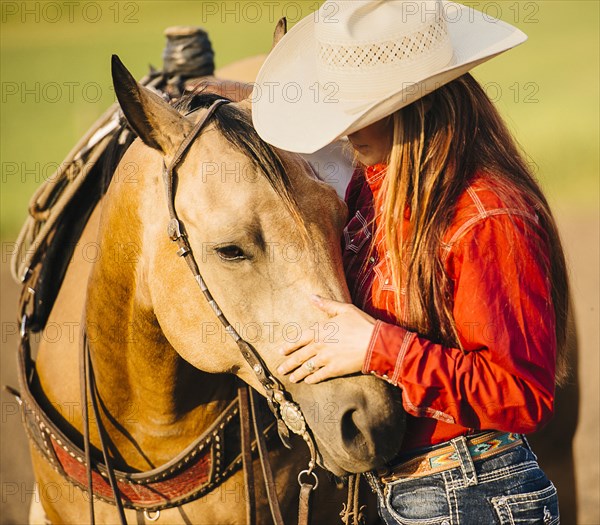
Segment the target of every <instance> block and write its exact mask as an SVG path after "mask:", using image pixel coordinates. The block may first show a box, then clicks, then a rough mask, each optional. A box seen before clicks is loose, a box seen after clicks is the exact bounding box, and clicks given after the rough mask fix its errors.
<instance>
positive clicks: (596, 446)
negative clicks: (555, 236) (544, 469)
mask: <svg viewBox="0 0 600 525" xmlns="http://www.w3.org/2000/svg"><path fill="white" fill-rule="evenodd" d="M558 220H559V226H560V229H561V232H562V236H563V240H564V243H565V247H566V250H567V256H568V259H569V262H570V267H571V279H572V280H571V284H572V288H573V297H574V304H575V310H576V324H577V332H578V338H579V367H578V371H577V372H578V376H579V382H580V383H579V384H580V396H581V398H580V399H581V403H580V408H579V426H578V429H577V434H576V437H575V463H576V480H577V482H576V485H577V498H578V511H579V518H578V520H577V521H578V524H581V525H599V524H600V439H599V438H600V386H599V384H600V360H599V354H600V352H599V348H600V339H599V324H600V323H599V307H600V299H599V289H600V283H599V281H600V271H599V268H600V255H599V250H600V247H599V240H600V217H599V212H598V210H594V211H591V212H586V211H581V210H568V212H562V211H561V210H559V211H558ZM8 251H10V245H9V243H4V245H3V246H2V266H1V273H0V294H1V304H0V309H1V310H0V314H1V316H0V317H1V327H2V345H1V348H2V352H1V378H0V384H1V385H11V386H14V387H17V386H18V385H17V378H16V333H17V323H16V319H15V315H16V302H17V295H18V287H17V286H16V285H15V284H14V283H13V281H12V279H11V278H10V274H9V271H8V264H7V263H8V255H7V252H8ZM1 402H2V417H1V432H0V438H1V440H0V448H1V463H0V475H1V487H2V498H1V504H0V524H5V525H12V524H15V525H21V524H25V523H27V512H28V507H29V502H30V501H31V498H32V497H33V477H32V473H31V464H30V460H29V454H28V449H27V442H26V436H25V433H24V430H23V428H22V426H21V420H20V415H19V412H18V405H17V403H16V402H15V400H14V398H13V397H12V396H11V395H10V394H8V393H7V392H6V391H2V394H1ZM557 418H560V414H559V415H557ZM563 523H564V524H565V525H571V524H568V523H565V522H564V521H563Z"/></svg>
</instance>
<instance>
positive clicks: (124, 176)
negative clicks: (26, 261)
mask: <svg viewBox="0 0 600 525" xmlns="http://www.w3.org/2000/svg"><path fill="white" fill-rule="evenodd" d="M113 81H114V85H115V90H116V93H117V97H118V99H119V102H120V104H121V107H122V110H123V112H124V114H125V116H126V118H127V120H128V122H129V124H130V126H131V127H132V128H133V129H134V130H135V132H136V134H137V135H138V136H139V138H140V139H141V140H136V141H135V142H134V143H133V145H132V146H131V147H130V148H129V149H128V150H127V152H126V153H125V155H124V157H123V158H122V160H121V162H120V163H119V166H118V168H117V170H116V172H115V174H114V176H113V178H112V181H111V182H110V185H109V187H108V190H107V192H106V195H105V196H104V197H103V199H102V201H101V202H100V204H99V205H98V206H96V208H95V210H94V211H93V213H92V215H91V217H90V219H89V221H88V222H87V225H86V226H85V228H84V230H83V233H82V236H81V240H80V245H83V246H87V245H90V246H92V245H93V246H94V248H95V250H96V253H97V257H94V258H93V261H90V258H89V256H88V257H87V260H86V257H84V256H83V252H80V254H79V256H78V255H77V254H75V255H74V256H73V258H72V260H71V262H70V265H69V268H68V270H67V273H66V276H65V279H64V282H63V286H62V288H61V290H60V292H59V294H58V296H57V299H56V303H55V306H54V308H53V310H52V313H51V316H50V319H51V321H52V322H57V323H60V324H62V325H65V324H70V326H72V327H73V328H74V331H73V336H72V337H69V338H68V340H65V339H64V338H62V339H61V340H59V341H50V340H44V341H42V342H41V344H40V347H39V350H38V354H37V359H36V365H35V370H34V369H33V366H32V364H31V362H30V355H29V352H28V351H25V352H22V353H21V360H22V369H23V370H24V371H25V372H24V374H23V375H22V377H21V388H22V391H23V392H22V399H23V403H24V405H25V414H26V417H25V420H26V426H27V428H28V432H29V436H30V446H31V455H32V462H33V467H34V472H35V477H36V480H37V482H38V484H39V486H40V487H41V490H40V491H39V493H40V496H41V499H42V504H43V508H44V511H45V514H46V516H47V518H48V519H49V520H50V521H51V522H53V523H58V522H60V523H83V522H85V521H86V520H87V519H88V516H89V510H90V509H89V507H90V501H89V500H90V498H89V496H88V494H89V493H88V490H89V487H90V485H91V486H92V487H93V493H94V498H93V510H92V515H94V516H95V520H96V521H97V522H98V523H115V522H117V521H118V520H119V513H122V517H121V521H123V519H124V520H126V521H127V522H129V523H140V522H143V521H144V520H155V519H157V518H158V519H159V520H160V522H163V523H195V524H200V523H207V524H208V523H210V524H216V523H244V522H245V521H246V520H247V519H249V520H254V519H256V520H257V522H259V523H269V522H270V521H271V513H270V511H269V507H268V504H267V497H266V494H265V493H266V492H268V489H269V488H271V489H273V488H274V489H275V492H276V493H277V496H278V499H279V503H280V505H281V514H282V517H283V521H284V522H285V523H292V522H293V520H295V519H296V515H297V513H298V510H297V500H298V495H299V488H298V487H299V485H298V481H297V479H298V480H301V477H300V476H299V473H301V471H303V469H304V476H305V477H309V478H310V477H311V476H310V475H311V474H312V473H313V468H314V463H315V461H316V460H318V461H319V462H320V463H321V465H322V466H324V467H325V468H327V469H328V470H330V471H331V472H333V473H334V474H337V475H345V474H347V473H352V472H361V471H367V470H370V469H372V468H374V467H376V466H378V465H380V464H381V463H383V462H384V461H385V460H386V459H389V458H391V457H392V456H394V455H395V453H396V452H397V449H398V447H399V443H398V442H392V441H390V440H389V439H386V436H389V435H392V434H391V432H390V430H391V429H392V428H396V429H397V428H398V427H400V428H401V427H402V425H403V411H402V408H401V403H400V400H399V397H398V396H397V394H396V393H395V392H394V391H393V390H391V389H390V388H389V386H388V385H386V384H385V383H384V382H382V381H379V380H377V379H376V378H372V377H367V376H360V377H358V376H357V377H349V378H344V379H336V380H332V381H327V382H325V383H323V384H320V385H305V384H302V383H300V384H290V383H289V382H288V381H287V380H286V379H285V378H281V377H277V376H276V374H273V371H274V370H276V367H277V365H278V363H279V362H280V360H281V357H280V356H279V354H278V352H277V349H278V347H279V346H280V345H281V344H282V343H283V342H284V341H285V340H289V339H290V338H294V337H298V336H299V333H300V332H301V331H303V330H311V329H312V328H311V327H314V326H315V322H316V321H320V320H321V321H322V320H324V319H323V316H324V314H322V313H321V312H319V311H317V310H316V309H315V308H314V307H313V306H312V305H311V303H310V300H309V296H310V295H311V294H315V293H317V294H322V295H323V296H327V297H332V298H334V299H338V300H347V299H348V298H349V294H348V290H347V288H346V284H345V280H344V276H343V269H342V264H341V254H340V247H339V238H340V235H341V230H342V227H343V224H344V220H345V214H346V210H345V206H344V205H343V203H342V202H341V201H340V199H339V198H338V196H337V195H336V193H335V191H334V190H333V189H332V188H330V187H329V186H327V185H326V184H324V183H323V182H320V181H318V180H316V178H315V177H314V175H313V172H312V170H311V169H310V168H309V166H308V164H307V163H306V162H305V161H303V160H302V159H301V158H300V157H297V156H295V155H292V154H289V153H285V152H282V151H275V150H274V149H272V148H271V147H270V146H268V145H267V144H265V143H264V142H262V141H261V140H260V139H259V138H258V136H257V134H256V133H255V132H254V130H253V129H252V127H251V120H250V117H249V109H248V103H244V102H240V103H234V102H231V103H224V102H226V101H224V100H222V99H220V97H218V96H215V95H199V96H196V97H194V98H193V99H191V100H190V102H189V104H188V106H187V108H185V109H187V110H188V112H189V115H188V116H183V115H182V114H181V113H179V112H178V111H177V110H175V109H174V108H173V107H171V106H170V105H169V104H168V103H166V102H165V101H164V100H163V99H161V97H160V96H158V95H156V94H154V93H153V92H151V91H150V90H147V89H145V88H143V87H142V86H140V85H139V84H137V83H136V82H135V80H134V79H133V78H132V77H131V75H130V74H129V72H128V71H127V70H126V69H125V68H124V66H122V64H121V63H120V61H119V60H118V59H116V58H113ZM182 108H183V107H182ZM167 225H168V232H167ZM173 241H175V243H174V242H173ZM176 245H177V246H176ZM177 248H179V249H178V250H177ZM176 252H177V254H178V255H180V256H181V257H178V256H177V255H176ZM186 260H187V263H188V264H186ZM190 268H192V272H190ZM198 284H199V285H200V287H199V286H198ZM334 330H335V327H334V326H332V332H331V333H328V334H315V337H335V333H334ZM25 342H26V341H25ZM240 380H241V381H243V382H244V383H246V384H248V385H250V386H252V387H253V388H255V389H256V390H257V391H258V392H260V393H262V394H263V395H264V396H266V397H267V398H268V401H269V403H268V404H269V406H270V407H271V408H272V410H273V412H274V413H275V414H276V415H277V416H279V418H280V420H279V421H278V423H277V429H278V431H279V432H280V433H281V435H282V437H283V440H284V441H287V439H288V438H287V437H286V434H288V430H286V428H285V425H287V426H288V427H289V428H291V430H292V432H295V433H297V434H299V435H300V436H301V437H302V438H303V439H300V438H299V437H294V436H293V434H292V436H291V441H292V448H291V450H287V449H285V448H284V447H283V446H282V445H281V443H279V440H278V439H275V438H274V439H269V432H270V434H271V435H273V434H275V431H274V429H273V428H272V427H273V426H274V425H275V424H274V423H272V422H271V420H272V419H273V418H269V417H268V415H267V416H265V411H264V410H261V405H262V404H263V403H259V402H258V401H257V400H256V399H255V396H253V395H251V396H248V395H247V394H243V393H240V392H238V391H239V385H240V382H241V381H240ZM81 385H83V388H81ZM244 396H246V399H244ZM65 407H71V410H69V411H68V412H67V411H65V410H64V408H65ZM252 413H254V414H258V415H257V417H255V418H254V421H255V427H256V431H255V437H256V436H257V435H262V434H263V433H264V434H266V435H267V439H268V441H269V446H270V452H269V453H268V462H270V464H271V466H272V470H273V471H274V479H272V480H270V479H269V478H270V475H271V474H269V472H264V473H263V476H264V478H265V479H266V481H267V483H266V488H265V487H264V486H263V485H265V484H262V483H258V482H257V483H254V482H251V483H250V484H249V483H248V480H249V479H252V477H253V476H252V473H255V474H258V473H259V466H258V460H257V459H256V456H257V454H256V452H255V453H254V454H252V452H251V451H248V450H246V451H244V450H243V446H242V445H240V441H244V435H245V436H246V437H245V440H246V441H247V440H248V434H249V432H250V429H249V414H252ZM261 414H262V415H261ZM284 421H285V424H284ZM263 422H264V423H265V425H266V426H267V428H266V430H263V429H262V425H263ZM269 427H271V428H270V430H269ZM395 433H396V435H397V430H395ZM303 440H304V441H306V442H307V444H309V445H310V446H309V450H310V451H311V454H310V455H309V454H307V452H306V447H304V446H303V445H304V443H303ZM263 447H264V443H262V444H261V440H259V439H255V444H254V448H255V449H258V452H259V453H262V452H264V450H263ZM258 455H260V454H258ZM241 464H246V467H247V468H246V469H241V468H240V466H241ZM88 465H89V468H88ZM248 471H250V474H249V473H248ZM249 476H250V478H249ZM269 485H270V487H269ZM304 485H307V486H308V492H310V490H311V486H310V484H306V483H304V484H303V486H304ZM50 486H53V487H58V488H60V489H61V492H60V497H55V496H56V494H57V493H56V491H54V492H53V491H48V490H44V488H47V487H50ZM115 494H117V496H116V498H115ZM304 496H306V494H305V495H304ZM340 496H342V497H345V495H343V494H340V491H337V490H336V489H335V487H334V485H333V484H332V483H331V482H328V480H327V479H326V478H325V477H324V476H321V477H320V486H319V488H318V490H316V495H315V497H314V499H315V500H316V501H315V502H314V505H313V507H314V509H315V513H318V515H317V516H315V523H334V522H335V521H336V520H339V517H337V515H338V514H339V511H340V508H341V504H340V503H339V501H340ZM250 499H251V500H253V501H254V503H255V505H254V510H253V511H250V513H251V514H252V515H250V516H249V515H248V513H249V511H248V510H247V509H246V508H245V505H244V504H243V500H250ZM115 503H117V505H115Z"/></svg>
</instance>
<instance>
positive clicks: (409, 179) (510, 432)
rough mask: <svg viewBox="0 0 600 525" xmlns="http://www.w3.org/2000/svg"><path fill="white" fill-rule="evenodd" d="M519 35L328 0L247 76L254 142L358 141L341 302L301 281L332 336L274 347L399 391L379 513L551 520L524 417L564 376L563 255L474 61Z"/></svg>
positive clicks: (307, 147)
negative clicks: (394, 449) (400, 411)
mask: <svg viewBox="0 0 600 525" xmlns="http://www.w3.org/2000/svg"><path fill="white" fill-rule="evenodd" d="M525 39H526V37H525V35H524V34H523V33H522V32H520V31H519V30H517V29H516V28H514V27H511V26H509V25H508V24H505V23H503V22H501V21H499V20H495V19H491V18H490V17H487V16H485V15H483V14H482V13H479V12H477V11H475V10H472V9H469V8H466V7H465V6H462V5H459V4H454V3H451V2H445V1H444V2H442V1H437V2H436V1H382V0H379V1H375V0H359V1H356V0H354V1H345V2H333V1H327V2H325V4H324V5H323V6H322V8H321V9H320V10H319V11H318V13H315V14H314V15H312V16H309V17H308V18H306V19H304V20H302V21H301V22H299V23H298V24H297V25H296V26H295V27H294V28H293V29H292V30H291V31H290V33H288V35H286V36H285V37H284V38H283V40H282V41H281V42H280V43H279V44H278V45H277V46H276V48H275V49H274V51H273V52H272V53H271V55H270V56H269V57H268V59H267V61H266V63H265V65H264V66H263V68H262V70H261V72H260V74H259V77H258V79H257V85H258V88H263V89H261V92H262V95H263V96H256V97H255V99H254V107H253V118H254V124H255V126H256V128H257V130H258V132H259V133H260V134H261V136H262V137H263V138H264V139H265V140H266V141H268V142H270V143H271V144H273V145H275V146H277V147H279V148H282V149H287V150H292V151H297V152H301V153H312V152H314V151H316V150H318V149H320V148H322V147H323V146H325V145H327V144H328V143H331V142H332V141H334V140H336V139H338V138H340V137H343V136H347V137H348V139H349V141H350V143H351V144H352V146H353V148H354V152H355V158H356V160H357V169H356V170H355V172H354V175H353V177H352V180H351V181H350V184H349V186H348V189H347V192H346V202H347V204H348V208H349V220H348V223H347V226H346V228H345V230H344V238H343V239H342V243H343V248H344V267H345V272H346V277H347V281H348V285H349V288H350V292H351V294H352V299H353V303H354V305H351V304H344V303H339V302H335V301H332V300H329V299H326V298H320V297H315V298H314V301H315V304H316V305H317V306H318V307H320V308H321V309H323V310H324V311H326V312H327V313H329V315H330V316H331V318H332V319H331V322H334V323H336V324H337V326H338V328H339V331H338V333H337V340H336V341H335V342H329V343H326V342H322V341H312V340H304V341H300V342H299V343H297V344H295V345H293V346H289V347H286V348H284V349H282V353H284V354H286V355H288V356H289V357H288V358H286V359H285V360H284V362H283V363H282V365H281V366H280V368H279V372H280V373H281V374H287V373H290V376H289V378H290V380H291V381H301V380H303V381H306V382H307V383H316V382H319V381H323V380H325V379H328V378H331V377H336V376H342V375H346V374H353V373H357V372H362V373H365V374H369V373H370V374H375V375H376V376H378V377H380V378H382V380H385V381H388V382H390V383H391V384H393V385H395V386H397V387H398V388H400V389H401V390H402V399H403V405H404V408H405V410H406V412H407V414H408V422H407V429H406V434H405V435H404V437H403V439H404V440H403V444H402V452H401V455H400V456H399V457H397V458H395V459H393V460H391V461H390V462H389V463H388V464H387V465H386V467H385V468H383V469H381V470H380V471H378V472H374V473H371V475H370V481H371V485H372V487H373V489H374V490H375V491H376V492H377V494H378V499H379V510H380V514H381V516H382V518H383V519H384V521H385V522H386V523H389V524H392V523H411V524H421V523H423V524H424V523H427V524H458V523H467V524H469V523H477V524H488V523H511V524H513V523H545V524H554V523H558V522H559V514H558V500H557V495H556V490H555V488H554V486H553V485H552V483H551V482H550V481H548V479H547V478H546V476H545V475H544V473H543V472H542V471H541V470H540V468H539V466H538V464H537V462H536V457H535V456H534V454H533V453H532V452H531V450H530V448H529V446H528V445H527V442H526V441H525V438H524V436H523V434H527V433H530V432H534V431H535V430H537V429H539V428H540V427H541V426H543V425H544V424H545V423H546V422H547V421H548V420H549V419H550V417H551V416H552V411H553V400H554V384H555V378H556V377H558V378H560V376H561V375H562V374H564V368H565V365H564V358H563V357H562V356H563V352H562V350H563V348H564V344H565V325H566V315H567V278H566V270H565V261H564V256H563V252H562V249H561V244H560V240H559V237H558V233H557V229H556V225H555V222H554V219H553V218H552V215H551V212H550V210H549V208H548V204H547V202H546V200H545V198H544V196H543V195H542V192H541V190H540V188H539V187H538V185H537V183H536V182H535V180H534V178H533V176H532V174H531V172H530V169H529V167H528V166H527V163H526V162H525V161H524V159H523V155H522V153H521V152H520V151H519V149H518V148H517V146H516V145H515V143H514V141H513V139H512V138H511V136H510V133H509V132H508V130H507V128H506V126H505V124H504V123H503V122H502V120H501V118H500V116H499V114H498V112H497V110H496V109H495V108H494V106H493V104H492V103H491V102H490V100H489V99H488V97H487V96H486V94H485V93H484V91H483V90H482V88H481V87H480V86H479V84H478V83H477V82H476V81H475V79H474V78H473V77H472V76H471V75H470V74H469V73H468V71H469V70H470V69H471V68H473V67H474V66H476V65H478V64H480V63H482V62H484V61H486V60H488V59H490V58H492V57H494V56H496V55H498V54H499V53H502V52H504V51H506V50H508V49H510V48H512V47H514V46H516V45H518V44H520V43H522V42H523V41H524V40H525ZM292 84H293V85H294V86H297V87H299V88H300V89H296V90H295V93H296V94H298V93H299V94H300V96H294V97H292V96H291V94H290V90H289V86H290V85H292ZM278 87H279V89H278ZM258 88H257V89H258ZM267 91H268V95H269V96H266V93H267ZM256 93H258V92H256ZM557 356H558V357H557ZM390 439H402V436H390Z"/></svg>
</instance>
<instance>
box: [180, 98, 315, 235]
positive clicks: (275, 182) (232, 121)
mask: <svg viewBox="0 0 600 525" xmlns="http://www.w3.org/2000/svg"><path fill="white" fill-rule="evenodd" d="M201 89H202V88H200V90H199V91H195V92H192V93H190V94H188V95H185V96H184V97H182V98H181V99H180V100H179V101H178V102H177V104H176V105H175V107H176V108H177V109H178V110H179V111H180V112H182V113H184V114H187V115H190V114H192V113H193V112H195V111H197V110H199V109H204V108H208V107H209V106H210V105H211V104H212V103H213V102H214V101H215V100H217V99H223V98H224V99H227V97H223V96H221V95H216V94H213V93H204V92H202V91H201ZM227 100H229V99H227ZM212 122H213V123H214V124H215V127H216V129H217V130H218V131H219V132H220V133H221V134H222V135H223V137H225V139H227V141H228V142H229V143H230V144H231V145H232V146H233V147H234V148H236V149H237V150H238V151H240V152H241V153H242V154H243V155H245V156H246V157H247V158H248V159H249V160H250V162H251V163H252V164H253V165H254V166H255V167H256V168H257V169H258V171H259V172H260V173H261V174H262V175H263V176H264V177H265V179H266V180H267V182H268V183H269V185H270V186H271V187H272V188H273V190H274V191H275V193H276V194H277V196H278V197H279V198H281V200H282V201H283V203H284V205H285V207H286V208H287V210H288V211H289V213H290V215H291V216H292V217H293V219H294V221H295V222H296V224H297V225H298V227H299V229H300V232H301V233H302V234H303V237H306V236H307V231H306V225H305V223H304V220H303V219H302V216H301V214H300V212H299V210H300V207H299V205H298V201H297V199H296V198H295V197H294V193H293V187H292V186H293V185H292V181H291V179H290V177H289V176H288V174H287V171H286V169H285V166H284V163H283V161H282V160H281V158H280V156H279V155H278V154H277V152H276V150H275V149H274V148H273V147H272V146H271V145H269V144H268V143H267V142H265V141H264V140H262V139H261V138H260V136H259V135H258V133H257V132H256V130H255V129H254V126H253V125H252V119H251V116H250V112H249V111H245V110H244V109H243V108H241V107H239V106H237V105H235V104H224V105H222V106H220V107H219V109H218V110H217V111H216V112H215V113H214V115H213V116H212Z"/></svg>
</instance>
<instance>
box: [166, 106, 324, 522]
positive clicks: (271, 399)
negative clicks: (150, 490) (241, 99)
mask: <svg viewBox="0 0 600 525" xmlns="http://www.w3.org/2000/svg"><path fill="white" fill-rule="evenodd" d="M227 103H229V101H228V100H224V99H218V100H216V101H215V102H213V103H212V105H211V106H210V107H209V108H208V110H207V111H206V113H205V114H204V115H203V116H202V118H201V119H200V120H199V121H198V122H197V123H196V124H195V126H194V127H193V129H192V130H191V132H190V133H189V134H188V135H187V136H186V137H185V139H184V140H183V142H182V143H181V145H180V146H179V148H178V149H177V152H176V153H175V156H174V157H173V160H172V162H171V163H170V164H169V166H167V165H166V164H165V163H164V161H163V181H164V183H165V189H166V196H167V206H168V208H169V216H170V220H169V225H168V228H167V233H168V235H169V238H170V239H171V240H172V241H173V242H175V243H177V246H178V248H179V249H178V250H177V255H179V256H180V257H183V258H184V259H185V261H186V262H187V264H188V266H189V268H190V270H191V272H192V275H193V276H194V279H195V280H196V282H197V283H198V285H199V286H200V290H202V293H203V294H204V297H205V299H206V301H207V302H208V304H209V305H210V306H211V308H212V310H213V312H214V314H215V315H216V316H217V318H218V319H219V321H220V322H221V323H222V324H223V326H224V327H225V331H226V332H227V333H228V334H229V335H230V336H231V338H232V339H233V340H234V341H235V343H236V344H237V346H238V348H239V350H240V353H241V354H242V356H243V357H244V359H245V360H246V362H247V363H248V364H249V365H250V368H251V369H252V370H253V372H254V374H255V375H256V378H257V379H258V381H259V382H260V384H261V385H262V387H263V388H264V390H265V394H266V398H267V404H268V405H269V408H270V409H271V412H272V413H273V415H274V416H275V418H276V420H277V430H278V432H279V436H280V438H281V440H282V442H283V444H284V445H285V446H286V447H287V448H290V442H289V432H288V430H290V431H292V432H293V433H294V434H297V435H299V436H301V437H302V438H303V439H304V441H305V442H306V444H307V446H308V449H309V452H310V461H309V463H308V468H307V469H306V470H303V471H302V472H300V474H299V475H298V483H299V484H300V511H299V522H300V520H302V522H304V523H307V522H308V517H309V516H308V514H309V513H308V504H309V495H310V493H311V492H312V491H313V490H315V489H316V488H317V485H318V483H319V480H318V478H317V475H316V474H315V472H314V468H315V466H316V464H317V448H316V445H315V443H314V440H313V438H312V436H311V435H310V433H309V431H308V427H307V425H306V420H305V419H304V415H303V414H302V410H301V409H300V407H299V406H298V404H297V403H295V402H293V401H290V400H288V399H287V398H286V391H285V389H284V387H283V386H282V385H281V384H280V383H279V382H278V381H277V380H276V379H275V378H274V377H273V375H272V374H270V372H269V369H268V368H267V366H266V365H265V363H264V361H263V360H262V358H261V357H260V355H259V354H258V352H257V351H256V349H255V348H254V347H253V346H252V345H251V344H250V343H249V342H248V341H246V340H245V339H243V338H242V337H241V336H240V335H239V333H238V332H237V331H236V330H235V328H234V327H233V326H232V325H231V323H230V322H229V321H228V320H227V318H226V317H225V315H224V314H223V312H222V310H221V309H220V308H219V305H218V304H217V302H216V301H215V299H214V298H213V296H212V294H211V293H210V291H209V289H208V286H207V285H206V282H205V281H204V279H203V277H202V274H201V273H200V268H199V267H198V264H197V262H196V259H195V257H194V253H193V251H192V247H191V245H190V243H189V241H188V238H187V234H186V232H185V227H184V225H183V223H182V222H181V221H180V220H179V217H178V215H177V210H176V209H175V191H176V171H175V170H176V169H177V167H178V166H179V164H180V163H181V162H182V160H183V157H184V156H185V154H186V153H187V151H188V149H189V148H190V146H191V145H192V143H193V142H194V140H195V139H196V138H197V137H198V136H199V135H200V133H201V132H202V130H203V129H204V127H205V126H206V124H207V123H208V121H209V120H210V118H211V117H212V115H213V114H214V113H215V112H216V111H217V109H218V108H219V107H220V106H221V105H223V104H227ZM255 421H256V419H255ZM259 453H260V459H261V465H262V468H263V474H264V477H265V484H266V488H267V495H268V498H269V506H270V508H271V514H272V516H273V521H274V522H275V523H276V524H277V525H280V524H283V520H282V519H281V512H280V510H279V503H278V501H277V494H276V493H275V488H274V484H273V482H272V481H273V480H272V474H271V473H270V466H269V463H268V458H267V457H266V450H263V448H262V447H261V446H260V445H259ZM267 468H268V470H265V469H267ZM249 470H251V469H249ZM303 475H306V478H307V479H309V478H310V476H313V479H314V481H315V483H314V485H311V484H310V483H307V482H306V481H304V482H303V481H302V476H303ZM249 501H252V498H250V500H249ZM252 514H253V512H252Z"/></svg>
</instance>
